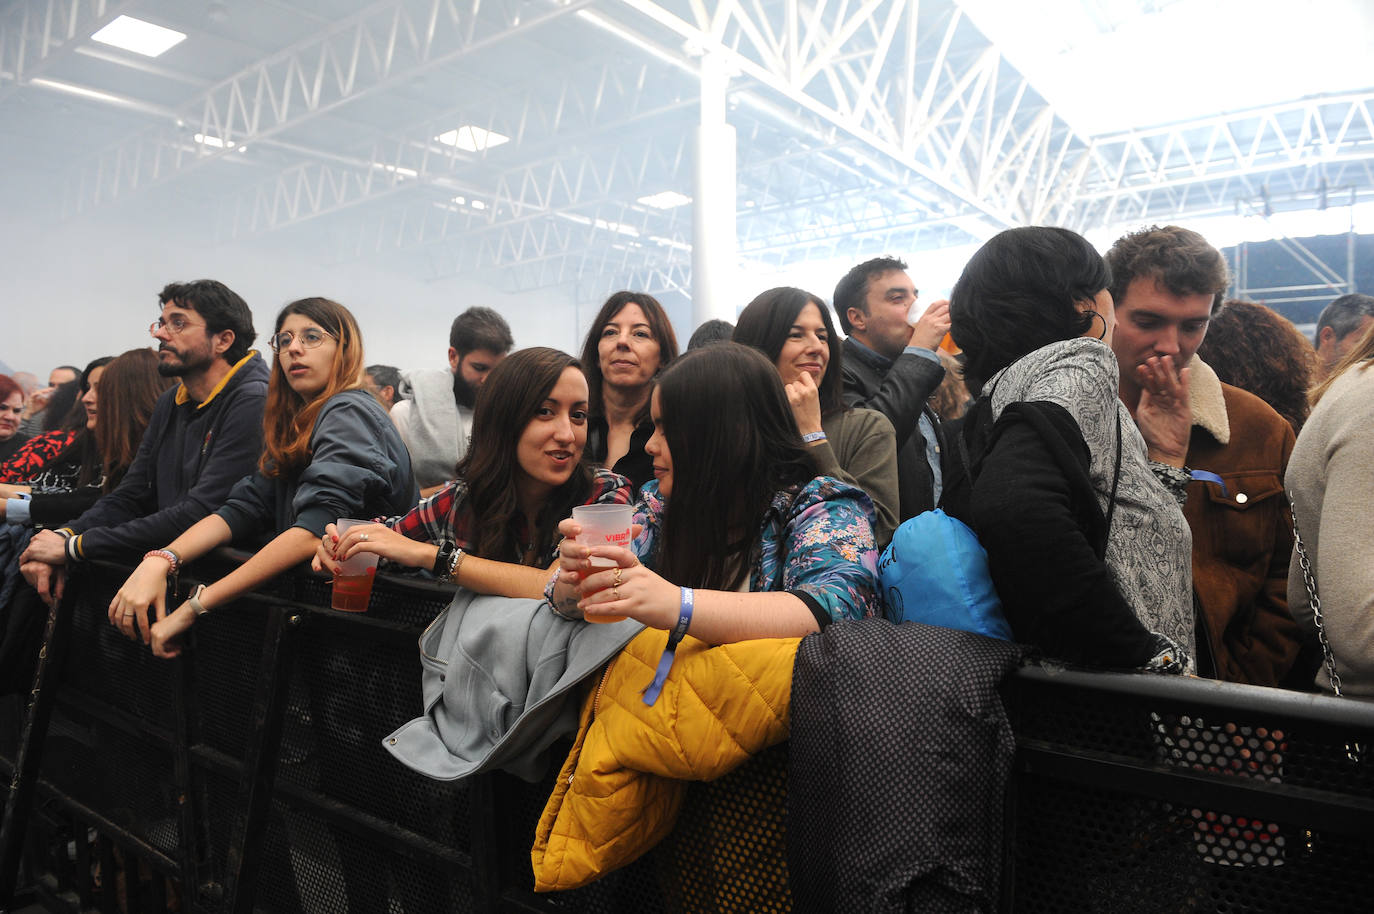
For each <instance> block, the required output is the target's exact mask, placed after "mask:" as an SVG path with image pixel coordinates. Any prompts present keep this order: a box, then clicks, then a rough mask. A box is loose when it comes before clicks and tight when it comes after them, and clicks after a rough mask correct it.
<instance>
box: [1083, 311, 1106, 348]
mask: <svg viewBox="0 0 1374 914" xmlns="http://www.w3.org/2000/svg"><path fill="white" fill-rule="evenodd" d="M1088 313H1089V314H1091V315H1092V317H1090V318H1088V326H1089V327H1091V326H1092V323H1093V321H1092V318H1093V317H1095V318H1097V319H1098V320H1100V321H1101V322H1102V332H1101V333H1099V334H1098V335H1097V338H1098V339H1099V340H1105V339H1106V338H1107V319H1106V318H1105V317H1103V316H1102V315H1100V314H1098V313H1097V312H1096V311H1094V310H1093V309H1092V308H1089V309H1088Z"/></svg>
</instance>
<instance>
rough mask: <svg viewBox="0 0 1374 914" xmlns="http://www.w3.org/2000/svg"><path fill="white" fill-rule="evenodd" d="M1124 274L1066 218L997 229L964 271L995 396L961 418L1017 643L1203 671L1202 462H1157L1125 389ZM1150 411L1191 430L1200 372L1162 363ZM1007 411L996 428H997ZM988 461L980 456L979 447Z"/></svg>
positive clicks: (1141, 411)
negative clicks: (1194, 501) (1194, 511)
mask: <svg viewBox="0 0 1374 914" xmlns="http://www.w3.org/2000/svg"><path fill="white" fill-rule="evenodd" d="M1110 283H1111V276H1110V273H1109V270H1108V268H1107V264H1106V262H1105V261H1104V260H1103V259H1102V256H1101V255H1100V254H1098V253H1097V251H1096V250H1094V249H1093V247H1092V245H1091V244H1089V243H1088V242H1087V240H1085V239H1084V238H1082V237H1081V236H1079V235H1077V234H1075V233H1074V232H1071V231H1068V230H1067V229H1060V228H1047V227H1029V228H1020V229H1011V230H1009V231H1005V232H1002V233H1000V234H998V235H996V236H994V237H993V238H992V239H991V240H990V241H988V242H987V244H985V245H983V247H982V248H980V249H979V250H978V252H977V253H976V254H974V256H973V258H972V259H971V260H970V261H969V262H968V265H967V266H966V267H965V268H964V272H963V274H962V275H961V276H960V277H959V281H958V282H957V283H955V285H954V290H953V293H952V294H951V296H950V316H951V319H952V322H953V327H952V332H953V334H954V339H955V342H957V343H958V344H959V346H960V347H961V348H962V349H963V351H964V354H965V355H966V356H967V358H968V368H969V371H970V373H972V374H974V375H976V376H977V377H978V378H980V379H983V388H982V394H981V396H980V398H979V400H978V401H977V403H976V404H975V405H974V407H973V408H972V409H971V410H970V412H969V415H968V418H967V419H966V421H965V427H964V430H963V434H964V444H965V445H966V446H967V449H968V451H969V453H970V455H971V456H972V458H973V461H974V464H973V467H972V470H973V474H974V477H973V482H972V488H971V490H970V491H969V493H968V500H967V503H964V502H963V501H962V499H960V498H952V499H950V498H947V503H946V507H947V510H949V511H950V512H951V513H954V514H956V515H958V516H960V517H961V519H963V520H965V521H966V522H968V523H969V526H971V527H972V528H973V529H974V531H975V532H976V533H977V534H978V537H979V539H980V540H981V541H982V543H983V545H984V547H985V548H986V549H987V553H988V563H989V568H990V570H991V573H992V579H993V583H994V584H995V585H996V587H997V592H998V594H999V595H1000V597H1001V599H1002V603H1003V607H1004V609H1005V610H1006V614H1007V620H1008V621H1009V622H1010V623H1011V627H1012V631H1013V633H1014V634H1015V635H1016V637H1017V639H1018V640H1020V641H1024V642H1027V643H1030V644H1033V645H1035V646H1036V647H1038V648H1040V649H1041V650H1042V651H1044V652H1045V653H1046V654H1049V655H1051V656H1054V657H1058V658H1062V659H1064V660H1069V661H1072V662H1077V663H1086V664H1093V665H1105V666H1114V667H1144V668H1150V669H1156V670H1163V671H1171V672H1173V671H1183V670H1185V669H1187V668H1189V665H1190V663H1191V660H1190V659H1189V650H1190V648H1191V645H1192V643H1193V605H1192V586H1191V581H1192V577H1191V544H1192V536H1191V534H1190V532H1189V529H1188V524H1187V522H1186V521H1185V520H1184V517H1183V512H1182V509H1181V506H1182V503H1183V499H1184V498H1185V497H1186V488H1187V483H1188V474H1187V473H1186V471H1183V470H1181V469H1179V468H1177V467H1173V466H1166V465H1163V464H1154V463H1152V462H1151V461H1150V460H1149V459H1148V455H1147V449H1146V442H1145V439H1144V438H1143V437H1142V434H1141V432H1140V431H1138V430H1137V426H1136V422H1135V421H1132V418H1131V414H1130V413H1129V412H1128V411H1127V410H1126V408H1125V406H1124V405H1123V404H1122V403H1121V401H1120V399H1119V398H1118V395H1117V387H1118V375H1117V365H1116V358H1115V356H1113V354H1112V350H1111V346H1110V343H1111V336H1112V331H1113V329H1114V327H1115V324H1116V319H1115V316H1114V313H1113V304H1112V298H1111V294H1110V293H1109V292H1108V291H1107V287H1108V286H1109V285H1110ZM1144 373H1145V376H1146V380H1147V381H1148V383H1147V384H1146V385H1145V389H1146V393H1145V395H1144V396H1143V397H1142V401H1141V406H1140V407H1139V408H1138V410H1137V414H1138V415H1139V416H1140V417H1141V418H1140V424H1141V428H1143V429H1148V430H1150V433H1151V434H1165V433H1167V434H1173V435H1177V434H1179V432H1180V427H1179V423H1184V426H1183V427H1182V434H1183V436H1184V437H1183V440H1187V439H1186V436H1187V429H1186V423H1188V422H1189V421H1190V417H1189V415H1188V414H1187V411H1186V410H1182V411H1180V410H1179V409H1178V408H1177V404H1178V403H1179V402H1186V370H1185V373H1184V375H1183V377H1182V378H1180V377H1178V376H1176V375H1175V373H1174V371H1173V369H1172V366H1171V365H1170V364H1168V363H1161V360H1159V359H1151V360H1150V362H1149V363H1147V365H1146V366H1145V369H1144ZM994 423H995V424H994ZM980 457H981V461H980V460H979V458H980Z"/></svg>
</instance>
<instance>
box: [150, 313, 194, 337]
mask: <svg viewBox="0 0 1374 914" xmlns="http://www.w3.org/2000/svg"><path fill="white" fill-rule="evenodd" d="M203 326H205V325H204V324H193V323H191V322H190V321H188V320H187V319H186V318H184V317H182V316H181V315H180V314H173V315H172V316H171V317H170V318H167V319H163V318H160V317H159V318H158V319H157V320H155V321H153V322H152V323H151V324H149V325H148V333H149V335H150V336H157V335H158V334H159V333H160V332H162V331H163V330H166V331H167V332H168V333H170V334H176V333H181V332H182V331H183V330H185V329H186V328H187V327H203Z"/></svg>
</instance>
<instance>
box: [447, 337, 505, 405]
mask: <svg viewBox="0 0 1374 914" xmlns="http://www.w3.org/2000/svg"><path fill="white" fill-rule="evenodd" d="M505 357H506V354H505V353H504V352H492V351H491V350H490V349H474V350H472V351H471V352H465V353H463V354H462V355H459V354H458V350H457V349H454V348H453V347H452V346H450V347H449V348H448V367H449V370H451V371H452V372H453V396H454V397H455V398H457V400H458V403H459V404H460V405H462V406H467V407H471V406H472V405H473V404H474V403H476V402H477V388H479V387H481V386H482V385H483V384H485V383H486V382H487V375H489V374H491V370H492V369H493V368H495V367H496V364H497V363H498V362H500V361H501V360H502V359H504V358H505Z"/></svg>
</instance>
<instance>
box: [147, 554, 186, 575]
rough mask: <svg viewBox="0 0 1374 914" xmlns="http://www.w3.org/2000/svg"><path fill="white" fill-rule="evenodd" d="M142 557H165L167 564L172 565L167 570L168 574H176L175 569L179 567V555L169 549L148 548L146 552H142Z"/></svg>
mask: <svg viewBox="0 0 1374 914" xmlns="http://www.w3.org/2000/svg"><path fill="white" fill-rule="evenodd" d="M143 557H144V558H145V559H151V558H155V557H156V558H159V559H166V560H167V564H168V565H170V566H172V567H171V568H170V569H169V570H168V572H167V573H168V574H176V573H177V570H178V569H179V568H181V557H180V556H178V555H177V554H176V553H175V552H173V551H172V550H170V549H149V550H148V551H147V552H145V553H143Z"/></svg>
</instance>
